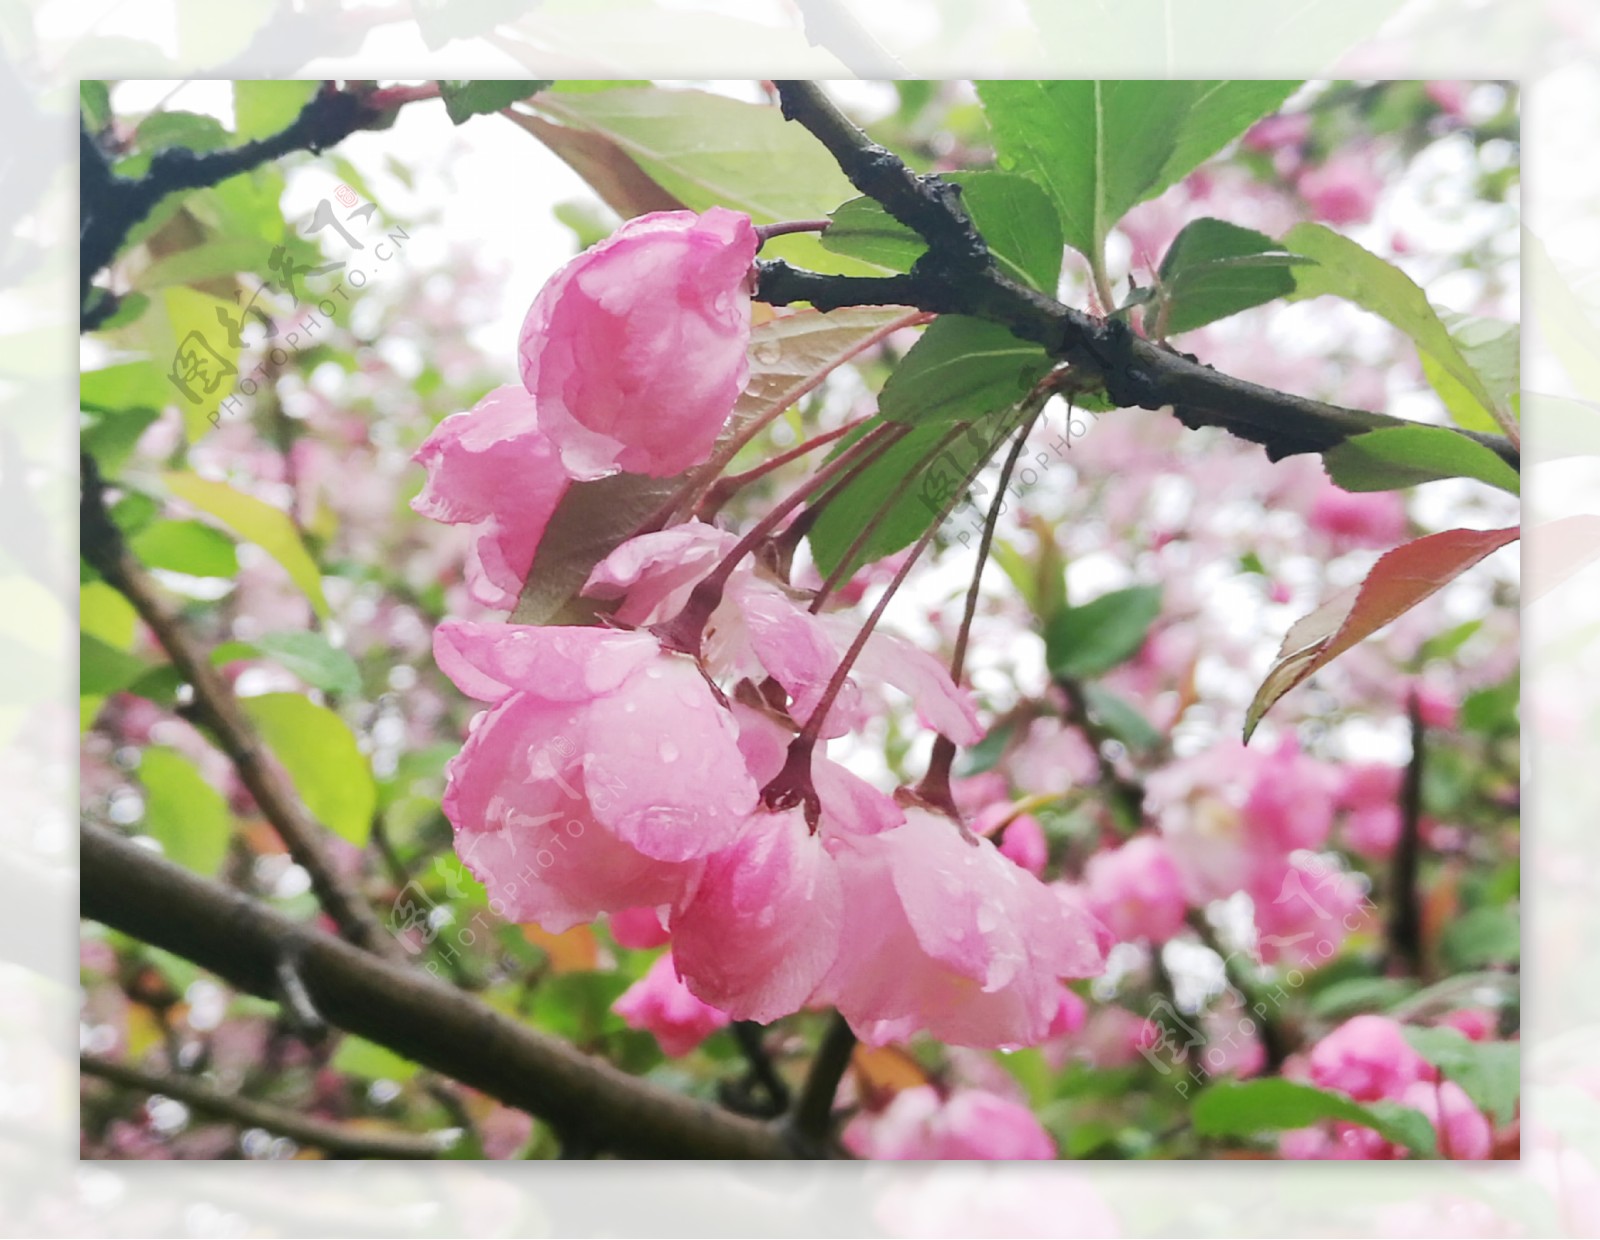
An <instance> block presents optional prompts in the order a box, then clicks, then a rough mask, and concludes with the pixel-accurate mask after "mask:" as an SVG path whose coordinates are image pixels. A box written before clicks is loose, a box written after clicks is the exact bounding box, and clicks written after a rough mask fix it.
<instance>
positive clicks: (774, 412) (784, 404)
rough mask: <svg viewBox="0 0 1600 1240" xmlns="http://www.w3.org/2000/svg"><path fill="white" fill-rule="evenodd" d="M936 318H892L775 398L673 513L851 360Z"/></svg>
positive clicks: (703, 471)
mask: <svg viewBox="0 0 1600 1240" xmlns="http://www.w3.org/2000/svg"><path fill="white" fill-rule="evenodd" d="M935 317H937V316H935V315H932V314H928V313H927V312H926V311H923V310H909V311H907V312H906V313H905V314H903V315H901V316H900V317H899V318H896V319H891V320H890V321H889V322H887V323H885V324H884V325H883V326H882V327H880V328H878V329H877V330H876V331H874V332H873V333H871V334H870V335H868V336H864V337H862V339H860V340H859V341H857V342H856V343H855V344H853V345H852V346H850V348H848V349H846V350H845V351H844V352H843V353H841V354H840V355H839V356H838V357H837V358H834V359H832V360H830V361H829V362H828V364H827V365H825V366H824V367H822V369H820V370H818V371H817V372H816V373H815V374H810V375H807V376H806V377H805V378H804V379H802V380H800V381H799V382H798V383H796V384H795V385H794V386H793V387H790V388H785V389H784V390H783V391H782V392H780V393H779V394H778V395H777V396H776V397H775V398H773V400H772V402H771V403H770V404H768V405H767V406H766V407H765V408H763V409H762V410H761V411H760V412H759V413H757V414H756V415H755V416H754V417H752V418H751V419H750V420H749V421H748V422H746V423H745V424H744V425H743V426H742V427H740V428H739V430H738V431H736V432H735V433H734V434H733V435H731V436H729V438H728V441H727V442H726V443H724V444H723V445H722V446H721V447H719V448H718V449H717V451H716V453H715V454H714V455H713V456H712V458H711V459H710V460H709V461H707V462H706V463H705V464H704V465H702V466H701V467H700V468H699V469H697V470H695V471H694V474H693V475H692V476H691V478H690V480H689V483H688V485H686V486H685V487H684V489H683V492H682V494H681V495H679V496H677V497H675V498H674V499H673V500H672V508H671V511H677V510H679V509H682V508H685V507H688V506H689V505H690V504H691V502H692V501H694V500H695V498H696V497H697V496H698V495H699V494H700V493H701V492H702V491H703V490H704V489H705V488H706V487H708V486H709V485H710V484H711V481H712V480H713V479H714V478H716V477H717V475H719V474H720V473H722V471H723V470H724V469H726V468H727V467H728V466H729V465H730V464H731V463H732V462H733V458H734V457H736V456H738V455H739V453H740V452H741V451H743V449H744V447H745V445H746V444H748V443H749V442H750V441H751V440H752V439H754V438H755V437H756V436H757V435H759V434H760V433H761V432H762V431H763V430H765V429H766V428H767V427H768V426H770V425H771V424H772V423H773V422H775V421H776V420H777V419H778V418H780V417H782V416H783V414H784V411H785V410H787V409H788V408H789V407H790V406H792V405H794V404H795V403H796V402H797V401H799V400H800V399H801V398H802V397H804V396H807V395H809V394H810V393H811V392H812V391H813V390H815V389H816V388H817V387H818V386H819V385H820V384H821V383H822V381H823V380H824V379H826V378H827V377H828V376H829V375H830V374H832V373H833V372H834V371H835V370H837V369H838V368H839V367H840V366H842V365H843V364H844V363H845V362H848V361H850V360H851V359H852V358H855V357H859V356H860V355H861V354H862V353H865V352H866V351H867V350H868V349H870V348H872V347H874V346H875V345H879V344H882V343H883V342H884V341H885V340H887V339H888V338H889V337H890V336H892V335H893V334H894V333H895V332H897V331H899V330H900V329H901V328H903V327H916V326H918V325H919V324H922V323H928V322H931V321H932V320H933V319H934V318H935ZM669 516H670V511H669ZM661 524H662V525H665V524H666V520H665V519H663V520H662V522H661ZM654 528H657V529H659V528H660V526H659V525H658V526H655V527H654Z"/></svg>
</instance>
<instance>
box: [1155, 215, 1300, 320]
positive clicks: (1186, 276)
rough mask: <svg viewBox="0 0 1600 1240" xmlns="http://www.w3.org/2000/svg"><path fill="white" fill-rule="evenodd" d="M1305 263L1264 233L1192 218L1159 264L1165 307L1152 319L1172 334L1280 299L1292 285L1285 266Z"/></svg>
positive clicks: (1215, 221)
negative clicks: (1156, 318)
mask: <svg viewBox="0 0 1600 1240" xmlns="http://www.w3.org/2000/svg"><path fill="white" fill-rule="evenodd" d="M1308 261H1310V260H1308V259H1306V258H1304V257H1302V256H1300V255H1297V254H1290V253H1288V252H1287V251H1286V250H1284V248H1283V247H1282V246H1281V245H1280V244H1279V243H1278V242H1276V241H1274V240H1273V239H1272V238H1271V237H1268V236H1267V235H1265V234H1264V233H1258V232H1255V231H1253V230H1251V229H1249V228H1240V227H1239V226H1238V225H1237V224H1229V223H1228V222H1226V221H1225V220H1213V219H1201V220H1193V221H1191V222H1190V223H1188V224H1186V225H1185V226H1184V228H1183V231H1182V232H1180V233H1179V234H1178V235H1177V237H1175V238H1174V239H1173V242H1172V245H1171V246H1170V247H1169V248H1168V249H1167V253H1166V257H1165V258H1163V259H1162V260H1161V273H1160V275H1161V286H1162V287H1161V292H1160V294H1159V296H1160V297H1161V299H1162V301H1163V302H1164V303H1165V304H1164V308H1163V309H1162V310H1161V311H1160V318H1159V319H1158V320H1156V321H1159V322H1161V323H1162V324H1163V326H1164V328H1165V331H1166V332H1167V333H1168V334H1170V335H1176V334H1177V333H1179V332H1186V331H1192V330H1194V329H1195V328H1196V327H1203V326H1204V325H1205V324H1207V323H1212V322H1215V321H1216V320H1217V319H1222V318H1226V317H1227V316H1228V315H1230V314H1238V313H1239V312H1240V311H1241V310H1248V309H1250V307H1252V306H1259V305H1262V304H1264V303H1266V302H1269V301H1271V300H1272V299H1273V298H1275V297H1285V296H1287V295H1288V294H1290V293H1292V292H1294V287H1295V285H1294V276H1293V274H1291V272H1290V271H1289V268H1290V267H1291V266H1293V265H1294V264H1296V263H1305V262H1308Z"/></svg>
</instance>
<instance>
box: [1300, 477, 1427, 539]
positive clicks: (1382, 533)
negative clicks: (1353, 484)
mask: <svg viewBox="0 0 1600 1240" xmlns="http://www.w3.org/2000/svg"><path fill="white" fill-rule="evenodd" d="M1306 520H1307V521H1308V522H1309V523H1310V525H1311V528H1312V529H1314V530H1316V531H1317V532H1318V533H1320V534H1322V535H1323V536H1324V537H1326V538H1327V539H1328V540H1329V541H1330V542H1331V543H1332V544H1333V545H1334V547H1335V549H1337V550H1341V551H1348V550H1352V549H1355V548H1358V547H1381V548H1389V547H1393V546H1396V545H1397V544H1398V543H1399V542H1400V541H1401V540H1402V539H1403V538H1404V537H1405V534H1406V502H1405V500H1404V499H1402V498H1401V496H1400V495H1399V493H1398V492H1395V491H1369V492H1363V493H1360V494H1358V493H1356V492H1352V491H1346V490H1345V489H1344V488H1343V487H1337V486H1334V485H1332V484H1331V483H1330V484H1329V485H1328V486H1326V487H1324V488H1323V489H1322V490H1321V491H1320V492H1319V493H1318V494H1317V497H1316V499H1315V500H1314V501H1313V502H1312V505H1311V511H1310V512H1309V513H1308V514H1307V517H1306Z"/></svg>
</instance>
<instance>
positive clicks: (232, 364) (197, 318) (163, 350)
mask: <svg viewBox="0 0 1600 1240" xmlns="http://www.w3.org/2000/svg"><path fill="white" fill-rule="evenodd" d="M152 303H153V305H154V306H155V307H156V308H158V309H160V310H164V311H165V313H164V314H160V313H152V314H149V315H146V316H145V317H144V318H142V319H141V320H140V322H139V326H140V329H141V331H142V333H143V335H144V338H145V343H146V345H147V347H148V348H149V350H150V355H151V357H152V359H153V361H154V362H155V365H156V366H157V367H158V368H159V369H160V374H161V381H162V383H163V385H164V386H165V393H164V397H163V400H162V401H161V402H160V403H162V404H169V405H170V404H176V405H177V406H178V407H179V408H180V409H182V411H183V429H184V434H185V435H186V436H187V437H188V439H189V442H190V443H193V442H194V441H195V440H197V439H199V438H200V437H201V436H203V435H204V434H205V433H206V432H207V431H208V430H209V429H210V428H211V426H212V425H213V424H212V422H211V420H210V419H211V416H212V415H213V414H215V413H216V412H217V406H218V405H219V404H220V403H221V402H222V401H224V400H226V399H227V398H228V397H229V396H231V395H232V394H233V390H234V387H235V385H236V383H237V382H238V376H239V347H240V346H239V344H238V343H236V340H237V338H236V337H232V338H230V336H229V334H228V331H227V329H226V328H225V327H224V326H223V324H222V322H221V320H220V319H219V317H218V316H219V314H221V315H226V316H233V315H235V314H236V313H237V311H238V307H237V306H236V305H234V303H233V302H231V301H223V300H222V298H220V297H213V296H212V295H211V294H210V293H203V292H201V291H200V290H199V289H196V288H188V287H186V286H184V285H171V286H168V287H166V288H163V289H161V290H160V291H159V293H158V295H157V296H156V297H154V298H152Z"/></svg>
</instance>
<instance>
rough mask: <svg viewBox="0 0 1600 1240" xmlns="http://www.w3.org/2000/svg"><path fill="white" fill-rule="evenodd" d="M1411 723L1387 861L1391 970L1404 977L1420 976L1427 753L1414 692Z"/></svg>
mask: <svg viewBox="0 0 1600 1240" xmlns="http://www.w3.org/2000/svg"><path fill="white" fill-rule="evenodd" d="M1406 716H1407V718H1408V719H1409V721H1410V724H1411V761H1410V762H1408V763H1407V764H1406V773H1405V779H1404V782H1403V783H1402V784H1401V788H1400V838H1399V840H1398V841H1397V842H1396V844H1395V849H1394V856H1393V858H1391V860H1390V862H1389V887H1390V891H1389V923H1388V925H1387V926H1386V927H1385V928H1384V929H1385V932H1386V936H1387V938H1388V941H1389V961H1390V965H1391V967H1393V968H1395V969H1397V970H1399V971H1400V972H1401V973H1402V974H1403V975H1405V976H1407V977H1421V976H1422V966H1423V958H1422V901H1421V897H1420V895H1419V893H1418V891H1417V872H1418V868H1419V865H1420V861H1421V855H1422V839H1421V836H1422V772H1423V763H1424V761H1425V756H1426V753H1427V745H1426V741H1427V729H1426V728H1425V727H1424V726H1423V722H1422V706H1421V704H1420V703H1419V702H1418V701H1417V695H1416V692H1415V691H1414V690H1413V692H1412V693H1411V694H1410V696H1409V697H1408V698H1407V700H1406Z"/></svg>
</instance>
